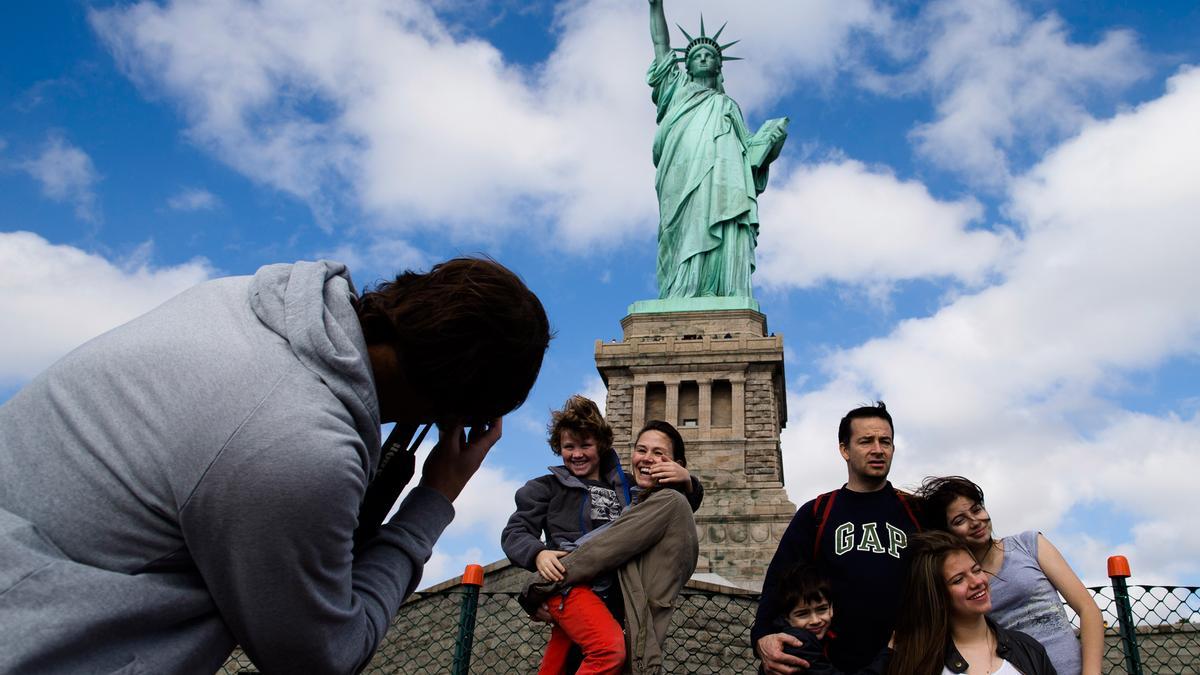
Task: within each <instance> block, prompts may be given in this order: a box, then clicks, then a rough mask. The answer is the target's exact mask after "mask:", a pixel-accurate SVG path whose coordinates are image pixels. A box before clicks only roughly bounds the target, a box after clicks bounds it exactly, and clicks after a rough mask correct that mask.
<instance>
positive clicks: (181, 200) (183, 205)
mask: <svg viewBox="0 0 1200 675" xmlns="http://www.w3.org/2000/svg"><path fill="white" fill-rule="evenodd" d="M220 205H221V200H220V199H218V198H217V196H216V195H214V194H213V193H211V192H209V191H208V190H205V189H204V188H194V187H190V188H183V189H182V190H180V191H179V192H177V193H175V194H173V195H171V196H170V197H169V198H168V199H167V206H168V207H169V208H171V209H172V210H174V211H211V210H213V209H215V208H217V207H218V206H220Z"/></svg>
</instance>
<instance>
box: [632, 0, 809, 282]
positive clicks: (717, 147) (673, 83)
mask: <svg viewBox="0 0 1200 675" xmlns="http://www.w3.org/2000/svg"><path fill="white" fill-rule="evenodd" d="M724 29H725V27H724V26H722V27H721V30H718V31H717V32H716V33H715V34H714V35H713V36H712V37H709V36H707V35H705V31H704V18H703V17H701V18H700V36H699V37H695V38H693V37H692V36H691V35H688V34H687V31H683V28H682V27H681V28H680V30H681V31H683V34H684V36H685V37H687V39H688V44H687V47H676V48H674V49H672V47H671V44H670V36H669V34H668V31H667V19H666V16H665V15H664V14H663V0H650V37H651V39H652V40H653V42H654V63H653V64H651V66H650V71H649V73H648V74H647V76H646V81H647V83H648V84H649V85H650V86H651V87H652V88H653V92H652V94H651V98H652V100H653V101H654V104H655V105H656V106H657V108H658V133H657V134H656V135H655V137H654V166H655V167H656V168H657V174H656V177H655V188H656V190H657V191H658V213H659V224H658V268H657V272H658V296H659V298H662V299H665V298H694V297H706V296H708V297H711V296H740V297H746V298H750V297H751V291H750V274H751V273H752V272H753V271H754V247H755V245H756V244H757V243H758V195H759V193H761V192H762V191H763V190H765V189H766V187H767V167H768V166H769V165H770V163H771V162H772V161H774V159H775V158H776V157H778V156H779V151H780V150H781V149H782V148H783V142H784V140H785V139H786V138H787V122H788V120H787V118H786V117H785V118H780V119H774V120H768V121H767V122H765V123H764V124H763V125H762V128H760V129H759V130H758V132H757V133H753V134H752V133H750V130H749V129H748V128H747V127H746V120H745V118H744V117H742V110H741V108H739V107H738V104H737V103H736V102H734V100H733V99H731V98H729V97H728V96H726V95H725V87H724V85H723V82H724V80H723V78H722V76H721V64H722V62H724V61H733V60H736V57H730V56H725V55H724V50H725V49H726V48H728V47H730V46H731V45H733V44H735V43H736V41H734V42H730V43H728V44H724V45H722V44H719V43H718V42H717V38H719V37H720V35H721V31H722V30H724ZM676 52H679V53H680V54H681V56H678V57H677V56H676V54H675V53H676ZM679 63H683V64H684V68H683V69H682V70H681V69H680V68H679V66H678V65H677V64H679Z"/></svg>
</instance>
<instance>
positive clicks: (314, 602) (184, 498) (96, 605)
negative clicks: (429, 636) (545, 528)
mask: <svg viewBox="0 0 1200 675" xmlns="http://www.w3.org/2000/svg"><path fill="white" fill-rule="evenodd" d="M549 338H550V335H549V325H548V323H547V320H546V315H545V311H544V310H543V309H542V306H541V303H540V302H539V301H538V299H537V297H536V296H535V295H533V293H532V292H530V291H529V289H528V288H526V287H525V285H524V284H523V283H522V282H521V281H520V279H518V278H517V277H516V276H515V275H514V274H513V273H512V272H510V271H508V270H507V269H505V268H504V267H502V266H500V265H499V264H497V263H495V262H492V261H489V260H478V259H456V260H452V261H449V262H445V263H442V264H440V265H436V266H434V268H433V269H432V270H431V271H430V272H428V273H427V274H415V273H412V272H406V273H404V274H401V275H400V276H398V277H397V278H396V279H395V280H394V281H391V282H387V283H384V284H381V285H380V286H379V287H378V288H376V289H374V290H373V291H370V292H367V293H365V294H363V295H362V296H361V297H360V296H359V295H358V294H357V293H356V292H355V290H354V287H353V285H352V283H351V281H350V278H349V275H348V273H347V272H346V269H345V267H344V266H343V265H341V264H339V263H333V262H328V261H321V262H316V263H308V262H302V263H296V264H294V265H269V266H266V267H263V268H262V269H260V270H259V271H258V272H257V273H256V274H255V275H254V276H251V277H231V278H225V279H218V280H215V281H210V282H207V283H204V284H201V285H199V286H196V287H195V288H192V289H191V290H188V291H186V292H184V293H182V294H180V295H179V296H177V297H175V298H173V299H172V300H169V301H168V302H166V303H165V304H163V305H162V306H160V307H158V308H157V309H155V310H153V311H151V312H149V313H148V314H145V315H143V316H142V317H140V318H137V319H135V320H133V321H131V322H129V323H127V324H125V325H123V326H120V327H118V328H116V329H114V330H112V331H110V332H108V333H106V334H104V335H101V336H100V337H98V338H96V339H94V340H92V341H90V342H88V343H87V344H85V345H83V346H82V347H80V348H78V349H76V350H75V351H74V352H72V353H70V354H68V355H67V356H66V357H64V358H63V359H62V360H60V361H59V362H58V363H56V364H54V365H53V366H51V367H50V368H49V369H48V370H47V371H46V372H44V373H42V374H41V375H40V376H39V377H38V378H36V379H35V380H34V381H32V382H30V383H29V384H28V385H27V386H26V387H25V388H24V389H22V390H21V391H20V392H19V393H17V394H16V395H15V396H14V397H13V398H12V399H11V400H10V401H8V402H7V403H6V404H4V405H3V406H2V407H0V477H2V480H0V672H22V673H58V672H62V673H67V672H69V673H76V672H91V673H109V672H120V673H143V672H145V673H167V672H170V673H203V674H204V675H209V674H210V673H212V672H214V671H216V670H217V669H218V668H219V667H220V665H221V663H222V662H223V661H224V659H225V658H227V657H228V655H229V653H230V652H231V650H232V649H233V647H234V645H235V644H240V645H241V646H242V647H243V648H244V649H245V651H246V653H247V654H248V655H249V656H250V658H251V659H252V660H253V661H254V663H255V664H256V665H257V666H258V668H259V669H260V670H262V671H263V672H288V673H290V672H304V673H324V672H330V673H350V672H356V671H358V670H361V669H362V668H363V667H364V666H365V665H366V664H367V663H368V662H369V660H370V658H371V655H372V654H373V653H374V651H375V649H376V648H377V647H378V645H379V643H380V641H381V640H382V638H383V636H384V634H385V633H386V631H387V629H388V626H389V623H390V621H391V619H392V617H393V616H394V615H395V613H396V610H397V609H398V608H399V606H400V603H401V602H402V601H403V600H404V598H405V597H406V596H407V595H408V594H409V593H411V592H412V590H413V589H414V588H415V587H416V585H417V583H418V581H419V579H420V575H421V568H422V566H423V565H424V564H425V562H426V560H428V558H429V555H430V552H431V549H432V547H433V544H434V542H435V541H436V540H437V538H438V536H440V534H441V532H442V530H443V529H444V528H445V527H446V525H447V524H448V523H449V522H450V520H451V519H452V518H453V516H454V509H453V507H452V506H451V502H452V501H453V500H454V499H455V498H456V497H457V496H458V494H459V492H460V491H461V490H462V488H463V486H464V485H465V484H466V482H467V481H468V479H470V477H471V476H472V475H473V474H474V472H475V471H476V469H478V467H479V465H480V463H481V462H482V461H483V458H484V456H485V455H486V454H487V451H488V450H489V449H490V448H491V447H492V446H493V445H494V444H495V443H496V441H497V440H498V439H499V437H500V432H501V426H500V419H499V418H500V416H501V415H503V414H504V413H507V412H509V411H510V410H512V409H514V408H516V407H517V406H518V405H520V403H521V402H522V401H523V400H524V398H525V396H526V394H527V393H528V391H529V389H530V387H532V385H533V382H534V380H535V378H536V376H537V373H538V370H539V369H540V367H541V362H542V356H543V354H544V352H545V349H546V347H547V344H548V341H549ZM388 422H396V423H398V424H406V425H414V424H419V423H426V422H437V423H438V427H439V440H438V443H437V446H436V447H435V448H434V450H433V451H432V452H431V453H430V455H429V458H428V460H427V461H426V462H425V465H424V468H423V470H422V477H421V482H420V484H419V485H417V486H415V487H413V488H412V490H411V492H410V493H409V495H408V497H407V498H406V499H405V500H404V501H403V503H402V504H401V506H400V507H399V510H398V511H397V513H396V514H395V516H394V517H393V518H392V519H391V520H390V521H389V522H388V523H386V524H384V525H382V526H381V527H379V529H378V530H377V531H376V532H374V534H373V535H372V536H369V537H368V538H366V539H365V540H364V541H363V542H361V544H360V545H359V546H358V547H355V546H354V544H353V535H354V532H355V529H356V527H357V526H358V525H359V523H358V519H359V513H360V507H361V505H362V502H363V497H364V494H365V493H366V491H367V487H368V485H369V484H370V482H371V480H372V478H373V477H374V476H375V475H376V471H377V468H378V466H379V462H380V425H381V424H384V423H388ZM464 426H469V427H470V433H466V432H465V431H464Z"/></svg>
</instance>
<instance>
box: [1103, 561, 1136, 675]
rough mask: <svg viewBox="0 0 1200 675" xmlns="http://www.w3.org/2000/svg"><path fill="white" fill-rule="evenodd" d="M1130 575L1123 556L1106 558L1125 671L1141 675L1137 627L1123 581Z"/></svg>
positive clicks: (1127, 590)
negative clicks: (1115, 605) (1123, 653)
mask: <svg viewBox="0 0 1200 675" xmlns="http://www.w3.org/2000/svg"><path fill="white" fill-rule="evenodd" d="M1129 576H1131V575H1130V573H1129V561H1128V560H1126V559H1125V556H1123V555H1114V556H1110V557H1109V558H1108V578H1109V579H1112V587H1113V599H1114V600H1116V603H1117V622H1118V623H1119V624H1120V626H1121V647H1122V649H1124V651H1125V670H1126V672H1128V673H1129V675H1142V658H1141V654H1140V653H1139V652H1138V644H1137V626H1135V625H1134V623H1133V609H1132V608H1131V607H1130V606H1129V588H1128V586H1126V585H1125V579H1127V578H1128V577H1129Z"/></svg>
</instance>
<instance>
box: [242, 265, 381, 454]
mask: <svg viewBox="0 0 1200 675" xmlns="http://www.w3.org/2000/svg"><path fill="white" fill-rule="evenodd" d="M357 297H358V294H357V292H355V290H354V283H353V282H352V281H351V280H350V273H349V271H347V269H346V266H345V265H343V264H342V263H338V262H332V261H329V260H320V261H317V262H298V263H294V264H278V265H266V266H263V267H261V268H259V270H258V272H256V273H255V274H254V279H253V281H252V282H251V284H250V308H251V310H253V312H254V314H255V315H256V316H257V317H258V318H259V320H261V321H262V322H263V324H264V325H266V326H267V327H268V328H270V329H271V330H272V331H274V332H275V333H277V334H279V336H280V337H282V338H283V339H284V340H285V341H287V343H288V345H289V346H290V347H291V349H292V353H293V354H295V356H296V358H297V359H298V360H299V361H300V362H301V363H302V364H304V366H305V367H306V368H308V369H309V370H311V371H312V372H313V373H314V374H316V375H317V377H320V378H321V380H322V381H323V382H324V383H325V385H326V386H327V387H329V390H330V391H331V392H333V395H334V396H335V397H337V399H338V400H339V401H341V402H342V404H343V405H345V406H346V410H347V411H348V412H349V413H350V416H351V418H352V419H353V420H354V426H355V427H356V430H357V431H358V433H359V435H360V436H361V437H362V438H363V439H364V440H366V441H367V451H368V452H369V453H370V454H371V456H372V458H373V459H378V456H379V443H380V435H379V434H380V429H379V425H380V422H379V399H378V396H377V394H376V391H375V375H374V373H373V372H372V370H371V361H370V359H369V358H368V356H367V343H366V340H365V339H364V338H363V333H362V326H361V325H360V324H359V322H358V314H357V313H356V312H355V311H354V302H355V300H356V298H357Z"/></svg>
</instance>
